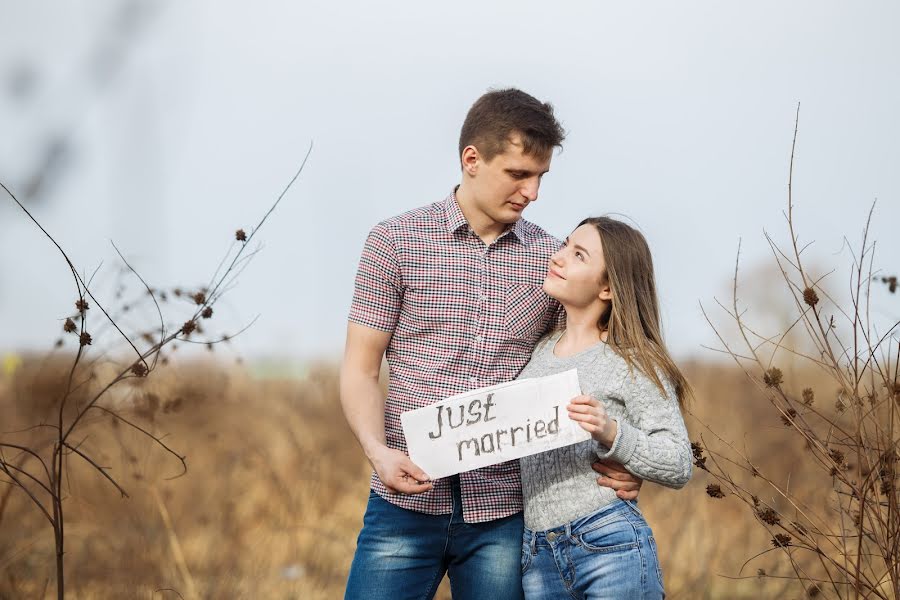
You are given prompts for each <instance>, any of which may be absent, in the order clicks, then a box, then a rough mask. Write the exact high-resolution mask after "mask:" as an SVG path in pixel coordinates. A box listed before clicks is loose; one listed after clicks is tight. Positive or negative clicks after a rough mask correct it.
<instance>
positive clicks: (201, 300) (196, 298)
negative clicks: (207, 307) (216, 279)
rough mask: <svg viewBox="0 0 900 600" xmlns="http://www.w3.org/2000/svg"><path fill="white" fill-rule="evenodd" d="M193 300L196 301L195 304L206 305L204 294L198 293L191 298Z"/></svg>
mask: <svg viewBox="0 0 900 600" xmlns="http://www.w3.org/2000/svg"><path fill="white" fill-rule="evenodd" d="M191 300H193V301H194V304H198V305H199V304H205V303H206V294H204V293H203V292H197V293H196V294H194V295H193V296H191Z"/></svg>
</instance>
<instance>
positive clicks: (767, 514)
mask: <svg viewBox="0 0 900 600" xmlns="http://www.w3.org/2000/svg"><path fill="white" fill-rule="evenodd" d="M756 516H757V517H759V518H760V520H761V521H762V522H763V523H766V524H768V525H778V524H779V523H781V517H779V516H778V513H777V512H775V511H774V510H772V509H771V508H763V509H757V511H756Z"/></svg>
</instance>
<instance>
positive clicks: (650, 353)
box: [578, 217, 693, 406]
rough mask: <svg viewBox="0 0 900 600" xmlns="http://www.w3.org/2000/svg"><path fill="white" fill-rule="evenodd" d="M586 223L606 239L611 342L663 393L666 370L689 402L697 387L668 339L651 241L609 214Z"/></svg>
mask: <svg viewBox="0 0 900 600" xmlns="http://www.w3.org/2000/svg"><path fill="white" fill-rule="evenodd" d="M582 225H593V226H594V227H596V228H597V232H598V233H599V234H600V240H601V242H602V244H603V258H604V261H605V262H606V273H605V274H604V278H605V279H604V283H608V284H609V288H610V291H611V292H612V301H611V302H610V303H609V306H608V307H607V308H606V310H605V311H604V312H603V314H602V315H600V320H599V322H598V326H599V327H600V330H601V331H606V332H607V344H609V346H610V348H611V349H612V350H613V351H614V352H616V354H618V355H619V356H621V357H622V358H623V359H625V362H626V363H627V364H628V366H629V368H631V369H633V368H635V367H637V369H638V370H640V371H641V372H642V373H644V374H645V375H646V376H647V377H649V378H650V380H651V381H653V383H655V384H656V386H657V387H658V388H659V389H660V391H662V392H663V394H665V388H664V387H663V382H662V380H661V379H660V374H662V376H663V377H666V378H668V379H669V380H670V381H671V382H672V384H673V385H674V386H675V392H676V394H677V395H678V403H679V404H680V405H681V406H684V404H685V401H686V399H687V398H689V397H690V396H692V394H693V392H692V390H691V387H690V384H689V383H688V382H687V379H685V377H684V375H683V374H682V373H681V370H680V369H679V368H678V367H677V366H676V365H675V361H673V360H672V357H671V356H669V352H668V350H666V346H665V344H664V343H663V338H662V328H661V327H660V322H659V302H658V300H657V297H656V281H655V279H654V276H653V258H652V257H651V255H650V247H649V246H648V245H647V240H646V239H645V238H644V236H643V234H641V232H639V231H637V230H636V229H634V228H633V227H631V226H629V225H627V224H625V223H623V222H621V221H617V220H615V219H611V218H609V217H590V218H587V219H585V220H584V221H582V222H581V223H579V224H578V227H581V226H582Z"/></svg>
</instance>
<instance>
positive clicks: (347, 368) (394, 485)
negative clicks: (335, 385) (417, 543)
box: [341, 322, 433, 494]
mask: <svg viewBox="0 0 900 600" xmlns="http://www.w3.org/2000/svg"><path fill="white" fill-rule="evenodd" d="M390 339H391V332H389V331H381V330H378V329H373V328H371V327H366V326H365V325H360V324H358V323H353V322H350V323H348V325H347V344H346V347H345V350H344V364H343V367H342V368H341V407H342V408H343V411H344V417H345V418H346V419H347V423H348V424H349V425H350V429H351V430H352V431H353V434H354V435H355V436H356V439H357V440H359V444H360V446H362V449H363V452H364V453H365V455H366V458H368V459H369V462H370V463H371V465H372V468H373V469H375V472H376V473H378V477H379V478H380V479H381V483H383V484H384V486H385V487H386V488H387V489H388V491H390V492H399V493H401V494H421V493H422V492H427V491H428V490H430V489H431V488H432V487H433V484H432V483H431V482H430V481H429V480H428V475H426V474H425V472H424V471H422V469H420V468H419V467H417V466H416V465H415V464H414V463H413V462H412V461H411V460H410V459H409V457H408V456H406V454H405V453H403V452H401V451H400V450H394V449H392V448H389V447H388V446H387V443H386V440H385V435H384V395H383V394H382V392H381V387H380V386H379V385H378V376H379V373H380V372H381V358H382V356H383V355H384V351H385V349H386V348H387V345H388V342H389V341H390Z"/></svg>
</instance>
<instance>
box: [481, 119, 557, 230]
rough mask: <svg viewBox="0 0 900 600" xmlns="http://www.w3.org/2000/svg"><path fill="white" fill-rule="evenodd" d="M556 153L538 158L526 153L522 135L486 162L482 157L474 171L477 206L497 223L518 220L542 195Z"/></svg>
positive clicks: (512, 137) (516, 136)
mask: <svg viewBox="0 0 900 600" xmlns="http://www.w3.org/2000/svg"><path fill="white" fill-rule="evenodd" d="M551 159H552V155H548V156H547V157H543V158H542V157H535V156H530V155H527V154H524V153H523V152H522V142H521V140H520V138H519V136H518V135H515V134H514V135H512V136H510V141H509V143H508V144H507V145H506V149H505V150H504V151H503V152H502V153H501V154H498V155H496V156H494V158H493V159H491V160H490V161H488V162H486V161H484V160H483V159H482V158H481V157H480V156H479V158H478V160H477V162H476V163H475V165H474V166H475V167H476V168H475V169H474V173H472V175H473V177H472V189H473V192H474V194H473V200H474V203H475V207H476V208H477V209H478V210H479V211H481V212H482V213H484V214H485V215H486V216H487V217H489V218H491V219H492V220H494V221H495V222H497V223H515V222H516V221H518V220H519V219H521V218H522V212H523V211H524V210H525V208H526V207H527V206H528V205H529V204H531V203H532V202H534V201H536V200H537V198H538V188H540V186H541V178H542V177H543V176H544V174H545V173H547V172H548V171H549V170H550V160H551Z"/></svg>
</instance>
